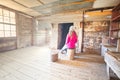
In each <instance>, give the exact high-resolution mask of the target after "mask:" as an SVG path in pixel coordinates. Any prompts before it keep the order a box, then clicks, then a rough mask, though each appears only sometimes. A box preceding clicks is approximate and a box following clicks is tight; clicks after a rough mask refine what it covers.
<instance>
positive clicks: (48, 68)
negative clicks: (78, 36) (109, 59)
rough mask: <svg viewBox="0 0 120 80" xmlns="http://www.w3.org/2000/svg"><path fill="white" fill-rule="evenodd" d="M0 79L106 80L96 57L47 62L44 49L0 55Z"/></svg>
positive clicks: (100, 59) (101, 65)
mask: <svg viewBox="0 0 120 80" xmlns="http://www.w3.org/2000/svg"><path fill="white" fill-rule="evenodd" d="M0 80H107V74H106V67H105V63H104V61H103V58H102V57H101V56H100V55H93V54H89V55H88V54H81V55H80V56H79V57H78V56H77V58H76V59H75V60H58V61H57V62H51V59H50V50H49V49H48V48H46V47H28V48H23V49H18V50H14V51H8V52H4V53H0Z"/></svg>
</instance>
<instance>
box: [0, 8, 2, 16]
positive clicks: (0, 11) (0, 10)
mask: <svg viewBox="0 0 120 80" xmlns="http://www.w3.org/2000/svg"><path fill="white" fill-rule="evenodd" d="M1 15H2V9H1V8H0V16H1Z"/></svg>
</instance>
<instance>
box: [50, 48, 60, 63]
mask: <svg viewBox="0 0 120 80" xmlns="http://www.w3.org/2000/svg"><path fill="white" fill-rule="evenodd" d="M57 60H58V51H55V50H54V51H52V52H51V61H52V62H55V61H57Z"/></svg>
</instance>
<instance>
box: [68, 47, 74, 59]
mask: <svg viewBox="0 0 120 80" xmlns="http://www.w3.org/2000/svg"><path fill="white" fill-rule="evenodd" d="M67 55H68V59H69V60H73V59H74V55H75V49H67Z"/></svg>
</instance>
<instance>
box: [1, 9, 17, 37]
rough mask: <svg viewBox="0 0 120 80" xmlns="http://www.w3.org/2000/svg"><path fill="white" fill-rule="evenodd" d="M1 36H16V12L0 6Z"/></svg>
mask: <svg viewBox="0 0 120 80" xmlns="http://www.w3.org/2000/svg"><path fill="white" fill-rule="evenodd" d="M0 37H16V22H15V13H14V12H12V11H9V10H6V9H2V8H0Z"/></svg>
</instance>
